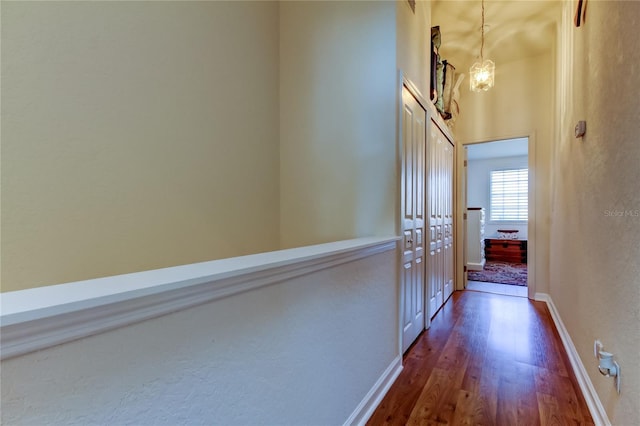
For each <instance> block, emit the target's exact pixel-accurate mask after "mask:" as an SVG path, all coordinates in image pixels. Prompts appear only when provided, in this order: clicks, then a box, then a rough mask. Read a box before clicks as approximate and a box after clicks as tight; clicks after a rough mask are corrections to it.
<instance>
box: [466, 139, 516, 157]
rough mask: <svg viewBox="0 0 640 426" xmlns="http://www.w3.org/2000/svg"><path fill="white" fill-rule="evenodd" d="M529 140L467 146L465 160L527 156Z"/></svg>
mask: <svg viewBox="0 0 640 426" xmlns="http://www.w3.org/2000/svg"><path fill="white" fill-rule="evenodd" d="M528 145H529V139H528V138H518V139H506V140H502V141H497V142H487V143H480V144H474V145H469V146H468V150H467V159H469V160H484V159H486V158H500V157H518V156H522V155H528V153H529V148H528Z"/></svg>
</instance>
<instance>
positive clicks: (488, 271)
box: [467, 262, 527, 286]
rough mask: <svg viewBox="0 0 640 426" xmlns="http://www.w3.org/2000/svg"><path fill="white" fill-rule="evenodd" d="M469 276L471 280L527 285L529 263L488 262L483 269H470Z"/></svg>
mask: <svg viewBox="0 0 640 426" xmlns="http://www.w3.org/2000/svg"><path fill="white" fill-rule="evenodd" d="M467 278H468V279H469V280H471V281H482V282H487V283H498V284H512V285H520V286H526V285H527V264H526V263H507V262H487V263H486V264H485V265H484V269H483V270H482V271H469V272H468V275H467Z"/></svg>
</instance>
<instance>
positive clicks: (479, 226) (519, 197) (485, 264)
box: [465, 137, 530, 297]
mask: <svg viewBox="0 0 640 426" xmlns="http://www.w3.org/2000/svg"><path fill="white" fill-rule="evenodd" d="M465 160H466V185H465V186H466V206H465V207H466V209H465V213H466V218H467V220H466V229H465V233H466V238H465V240H466V244H465V254H466V256H465V258H466V265H465V266H466V280H465V281H466V289H467V290H474V291H484V292H489V293H497V294H504V295H509V296H519V297H527V295H528V288H527V282H528V272H529V271H528V270H529V268H528V260H527V257H528V240H529V236H528V223H529V219H530V218H529V204H530V203H529V198H530V194H529V138H528V137H523V138H515V139H506V140H498V141H489V142H483V143H476V144H471V145H466V146H465Z"/></svg>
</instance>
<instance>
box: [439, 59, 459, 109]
mask: <svg viewBox="0 0 640 426" xmlns="http://www.w3.org/2000/svg"><path fill="white" fill-rule="evenodd" d="M442 63H443V64H444V84H443V91H442V100H443V104H444V105H443V107H444V113H443V114H442V117H443V118H444V119H445V120H448V119H450V118H451V98H452V96H453V85H454V83H455V81H454V79H455V75H456V67H454V66H453V65H451V64H450V63H449V62H448V61H446V60H444V61H442Z"/></svg>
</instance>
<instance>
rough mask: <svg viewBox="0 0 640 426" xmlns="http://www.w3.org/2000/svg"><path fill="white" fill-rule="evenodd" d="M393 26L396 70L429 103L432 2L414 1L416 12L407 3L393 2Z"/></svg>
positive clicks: (401, 1)
mask: <svg viewBox="0 0 640 426" xmlns="http://www.w3.org/2000/svg"><path fill="white" fill-rule="evenodd" d="M396 24H397V43H396V46H397V54H396V58H397V62H398V68H399V69H401V70H402V72H403V73H404V75H405V77H406V78H408V79H409V80H411V81H412V82H413V84H415V86H416V87H417V88H418V90H419V91H420V93H421V94H422V96H423V97H424V98H425V99H427V100H428V99H429V87H430V84H431V83H430V81H429V75H430V74H431V70H430V68H429V67H430V61H431V53H430V52H431V2H427V1H420V0H418V1H416V10H415V13H414V12H413V11H412V10H411V8H410V6H409V2H408V1H406V0H400V1H398V2H396ZM434 25H437V23H434Z"/></svg>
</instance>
